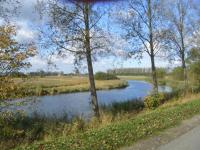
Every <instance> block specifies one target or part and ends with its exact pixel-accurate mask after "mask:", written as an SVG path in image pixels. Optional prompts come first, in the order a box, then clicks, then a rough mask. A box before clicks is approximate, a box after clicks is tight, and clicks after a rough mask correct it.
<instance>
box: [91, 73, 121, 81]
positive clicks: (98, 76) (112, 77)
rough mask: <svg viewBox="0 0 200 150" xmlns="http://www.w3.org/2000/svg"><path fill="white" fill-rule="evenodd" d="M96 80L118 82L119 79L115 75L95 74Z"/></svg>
mask: <svg viewBox="0 0 200 150" xmlns="http://www.w3.org/2000/svg"><path fill="white" fill-rule="evenodd" d="M94 77H95V80H116V79H118V78H117V76H115V75H114V74H109V73H104V72H97V73H96V74H95V76H94Z"/></svg>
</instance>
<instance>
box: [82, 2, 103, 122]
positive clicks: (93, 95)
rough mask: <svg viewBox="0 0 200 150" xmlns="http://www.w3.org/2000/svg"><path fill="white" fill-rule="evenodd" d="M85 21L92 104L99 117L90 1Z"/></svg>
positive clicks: (85, 7)
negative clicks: (92, 53)
mask: <svg viewBox="0 0 200 150" xmlns="http://www.w3.org/2000/svg"><path fill="white" fill-rule="evenodd" d="M84 21H85V48H86V58H87V65H88V76H89V82H90V93H91V104H92V109H93V111H94V113H95V116H96V117H97V118H99V117H100V113H99V106H98V100H97V93H96V87H95V81H94V73H93V66H92V58H91V48H90V31H89V30H90V29H89V4H88V3H85V4H84Z"/></svg>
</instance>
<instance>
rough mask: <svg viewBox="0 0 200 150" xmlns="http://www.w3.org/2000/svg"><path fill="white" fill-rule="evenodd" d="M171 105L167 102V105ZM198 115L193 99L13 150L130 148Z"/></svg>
mask: <svg viewBox="0 0 200 150" xmlns="http://www.w3.org/2000/svg"><path fill="white" fill-rule="evenodd" d="M169 103H171V102H169ZM196 114H200V99H199V97H198V98H195V99H192V100H189V101H187V102H184V103H177V104H176V105H169V106H167V104H166V105H165V107H160V108H158V109H156V110H147V111H144V112H143V113H140V114H139V115H137V116H135V117H132V118H129V119H127V120H122V121H117V122H114V123H111V124H109V125H106V126H103V127H100V128H92V129H90V130H87V131H85V132H79V133H75V134H72V135H69V136H65V137H58V138H55V139H52V140H49V141H45V142H44V141H40V142H35V143H34V144H31V145H28V144H27V145H25V146H21V147H18V148H16V149H18V150H22V149H31V150H32V149H48V150H51V149H52V150H54V149H60V150H62V149H63V150H65V149H70V150H79V149H80V150H87V149H91V148H92V149H94V150H98V149H104V150H106V149H108V150H112V149H113V150H115V149H117V148H119V147H122V146H127V145H130V144H132V143H134V142H136V141H138V140H139V139H141V138H144V137H147V136H149V135H152V134H156V133H157V132H159V131H162V130H164V129H166V128H169V127H172V126H175V125H177V124H179V123H180V122H181V121H182V120H185V119H188V118H190V117H192V116H193V115H196Z"/></svg>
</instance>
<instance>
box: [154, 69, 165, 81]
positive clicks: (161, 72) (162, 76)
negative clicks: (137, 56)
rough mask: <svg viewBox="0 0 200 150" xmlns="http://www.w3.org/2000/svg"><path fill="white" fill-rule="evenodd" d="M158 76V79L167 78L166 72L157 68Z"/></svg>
mask: <svg viewBox="0 0 200 150" xmlns="http://www.w3.org/2000/svg"><path fill="white" fill-rule="evenodd" d="M156 74H157V78H159V79H163V78H165V76H166V71H165V69H163V68H157V70H156Z"/></svg>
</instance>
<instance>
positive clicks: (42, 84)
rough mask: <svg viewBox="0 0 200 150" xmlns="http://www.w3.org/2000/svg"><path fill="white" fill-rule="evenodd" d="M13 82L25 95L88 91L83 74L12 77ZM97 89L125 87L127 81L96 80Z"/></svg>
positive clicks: (87, 83) (87, 84)
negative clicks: (25, 77)
mask: <svg viewBox="0 0 200 150" xmlns="http://www.w3.org/2000/svg"><path fill="white" fill-rule="evenodd" d="M13 80H14V82H15V83H16V84H17V85H19V86H21V87H22V88H23V89H25V90H26V96H44V95H57V94H64V93H74V92H85V91H89V82H88V78H87V77H83V76H69V77H66V76H61V77H58V76H50V77H31V78H27V79H20V78H14V79H13ZM95 82H96V89H97V90H109V89H117V88H125V87H127V86H128V83H127V82H126V81H125V80H122V79H120V80H97V81H95Z"/></svg>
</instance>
